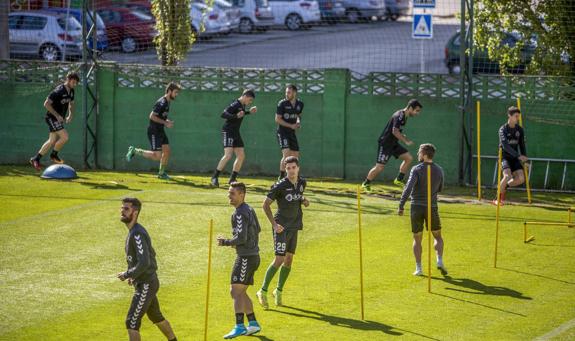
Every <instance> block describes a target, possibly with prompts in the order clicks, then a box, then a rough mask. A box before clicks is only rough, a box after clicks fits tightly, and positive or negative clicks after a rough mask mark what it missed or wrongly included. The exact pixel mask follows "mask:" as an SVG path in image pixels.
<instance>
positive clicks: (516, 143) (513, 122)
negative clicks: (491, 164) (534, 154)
mask: <svg viewBox="0 0 575 341" xmlns="http://www.w3.org/2000/svg"><path fill="white" fill-rule="evenodd" d="M520 115H521V111H520V110H519V109H518V108H516V107H509V109H507V123H505V124H504V125H502V126H501V128H499V148H502V149H503V153H502V159H501V168H502V169H503V179H501V185H500V186H501V192H500V194H499V195H500V205H503V202H504V201H505V193H506V192H507V187H508V186H511V187H516V186H519V185H521V184H523V183H524V182H525V175H524V173H523V163H525V162H528V161H529V159H528V158H527V150H526V148H525V132H524V131H523V128H521V126H520V125H519V116H520ZM493 204H494V205H497V199H496V200H493Z"/></svg>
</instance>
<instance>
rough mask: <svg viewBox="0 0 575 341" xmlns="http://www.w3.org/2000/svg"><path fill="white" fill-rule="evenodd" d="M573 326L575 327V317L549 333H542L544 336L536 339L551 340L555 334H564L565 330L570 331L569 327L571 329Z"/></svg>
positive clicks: (541, 340) (540, 340)
mask: <svg viewBox="0 0 575 341" xmlns="http://www.w3.org/2000/svg"><path fill="white" fill-rule="evenodd" d="M573 327H575V319H572V320H571V321H567V322H565V323H563V324H562V325H560V326H559V327H557V328H555V329H553V330H552V331H550V332H549V333H547V334H545V335H542V336H539V337H537V338H535V339H534V340H535V341H544V340H550V339H552V338H554V337H555V336H558V335H561V334H563V333H564V332H566V331H568V330H569V329H571V328H573Z"/></svg>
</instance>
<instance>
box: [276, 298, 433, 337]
mask: <svg viewBox="0 0 575 341" xmlns="http://www.w3.org/2000/svg"><path fill="white" fill-rule="evenodd" d="M283 308H287V309H290V310H292V311H284V310H269V311H271V312H275V313H279V314H285V315H291V316H295V317H303V318H308V319H313V320H317V321H321V322H327V323H329V324H331V325H332V326H336V327H342V328H350V329H355V330H365V331H381V332H383V333H384V334H387V335H389V336H401V335H403V334H404V333H402V332H406V333H410V334H414V335H417V336H420V337H423V338H427V339H431V340H437V339H435V338H432V337H429V336H425V335H422V334H418V333H415V332H411V331H408V330H403V329H400V328H396V327H393V326H390V325H386V324H383V323H380V322H376V321H369V320H366V321H361V320H355V319H350V318H345V317H339V316H333V315H327V314H323V313H320V312H317V311H311V310H306V309H301V308H296V307H290V306H283Z"/></svg>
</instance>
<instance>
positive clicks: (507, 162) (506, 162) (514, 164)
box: [501, 157, 523, 173]
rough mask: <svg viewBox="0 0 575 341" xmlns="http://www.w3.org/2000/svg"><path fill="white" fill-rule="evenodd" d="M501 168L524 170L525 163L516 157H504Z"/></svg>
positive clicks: (512, 171)
mask: <svg viewBox="0 0 575 341" xmlns="http://www.w3.org/2000/svg"><path fill="white" fill-rule="evenodd" d="M501 169H511V173H514V172H515V171H518V170H523V165H522V164H521V161H520V160H519V159H518V158H516V157H514V158H503V159H502V160H501Z"/></svg>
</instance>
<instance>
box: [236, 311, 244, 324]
mask: <svg viewBox="0 0 575 341" xmlns="http://www.w3.org/2000/svg"><path fill="white" fill-rule="evenodd" d="M236 324H244V313H236Z"/></svg>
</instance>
